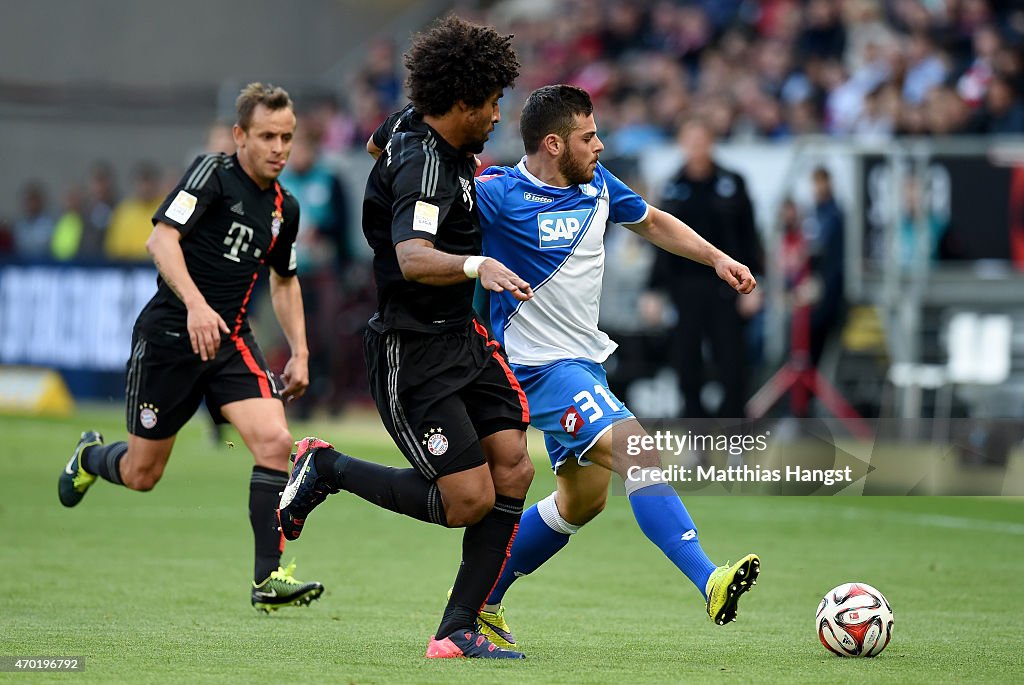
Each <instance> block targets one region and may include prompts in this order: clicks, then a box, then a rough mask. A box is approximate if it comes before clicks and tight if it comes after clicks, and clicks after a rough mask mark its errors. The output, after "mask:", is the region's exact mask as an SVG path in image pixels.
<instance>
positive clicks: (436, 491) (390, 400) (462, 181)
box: [279, 16, 533, 659]
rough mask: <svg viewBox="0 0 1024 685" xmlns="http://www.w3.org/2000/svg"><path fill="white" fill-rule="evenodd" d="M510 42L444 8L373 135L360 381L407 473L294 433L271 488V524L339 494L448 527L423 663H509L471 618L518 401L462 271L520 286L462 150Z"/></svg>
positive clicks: (507, 534)
mask: <svg viewBox="0 0 1024 685" xmlns="http://www.w3.org/2000/svg"><path fill="white" fill-rule="evenodd" d="M511 39H512V37H511V36H502V35H499V34H498V33H497V32H496V31H495V30H494V29H492V28H489V27H482V26H476V25H474V24H470V23H468V22H465V21H463V20H461V19H459V18H457V17H454V16H449V17H447V18H445V19H442V20H440V21H439V22H438V23H436V24H435V25H434V26H433V27H431V29H430V30H428V31H427V32H426V33H423V34H420V35H418V36H417V37H416V38H415V39H414V41H413V44H412V47H411V49H410V50H409V52H408V53H407V54H406V56H405V65H406V67H407V68H408V69H409V79H408V87H409V93H410V99H411V100H412V104H411V105H410V106H408V107H407V108H406V109H404V110H403V111H401V112H398V113H396V114H394V115H392V116H391V117H389V118H388V120H387V121H386V122H385V123H384V124H383V125H382V126H381V127H380V128H379V129H377V131H375V132H374V134H373V137H372V138H371V140H370V141H369V142H368V143H367V151H368V152H370V154H372V155H374V156H375V157H377V162H376V164H375V165H374V167H373V170H372V171H371V172H370V177H369V180H368V181H367V183H366V193H365V196H364V200H363V233H364V234H365V235H366V239H367V241H368V242H369V244H370V246H371V247H372V248H373V251H374V260H373V264H374V275H375V277H376V281H377V304H378V306H377V312H376V314H374V316H373V318H372V319H371V320H370V325H369V330H368V331H367V333H366V338H365V346H364V349H365V354H366V363H367V368H368V370H369V376H370V390H371V392H372V394H373V396H374V399H375V400H376V403H377V409H378V411H379V412H380V416H381V419H382V421H383V422H384V425H385V427H386V428H387V430H388V432H389V433H390V434H391V437H392V438H393V439H394V441H395V444H396V445H398V447H399V449H401V450H402V453H403V454H404V455H405V457H406V459H408V460H409V463H410V464H411V465H412V468H406V469H396V468H388V467H384V466H380V465H378V464H374V463H371V462H366V461H362V460H359V459H356V458H354V457H351V456H348V455H346V454H342V453H341V452H338V451H336V450H335V449H334V448H333V447H332V446H331V445H330V444H328V443H327V442H325V441H323V440H319V439H317V438H306V439H305V440H302V441H300V442H299V446H298V450H297V452H296V455H295V464H294V467H293V469H292V476H291V480H290V481H289V483H288V487H287V488H285V491H284V493H283V495H282V497H281V508H280V511H279V516H280V521H281V529H282V531H283V532H284V534H285V537H287V538H288V539H295V538H297V537H298V536H299V534H300V533H301V531H302V526H303V524H304V523H305V519H306V517H307V516H308V515H309V513H310V511H312V510H313V508H314V507H316V506H317V505H318V504H320V503H321V502H323V501H324V499H326V498H327V496H328V495H329V494H331V493H336V492H338V491H340V490H346V491H348V492H351V493H353V494H355V495H358V496H359V497H361V498H363V499H365V500H367V501H369V502H372V503H374V504H376V505H378V506H380V507H383V508H386V509H390V510H391V511H394V512H397V513H399V514H404V515H406V516H410V517H412V518H416V519H419V520H421V521H426V522H428V523H433V524H436V525H440V526H446V527H450V528H456V527H464V528H465V533H464V535H463V544H462V561H461V564H460V566H459V570H458V576H457V577H456V579H455V584H454V586H453V588H452V593H451V596H450V598H449V601H448V605H447V607H446V608H445V611H444V616H443V618H442V619H441V624H440V626H439V627H438V629H437V632H436V635H435V636H433V637H431V639H430V642H429V645H428V647H427V653H426V656H427V657H429V658H439V657H440V658H444V657H478V658H503V659H508V658H522V657H523V655H522V654H521V653H520V652H515V651H511V650H506V649H500V648H498V647H497V646H496V645H494V644H493V643H492V642H491V641H490V640H488V639H487V638H486V637H485V636H483V635H482V634H480V632H479V631H478V630H477V627H476V619H477V612H478V611H479V610H480V608H481V607H482V606H483V603H484V600H485V599H486V598H487V594H488V592H490V589H491V587H492V586H493V585H494V583H495V582H496V581H497V578H498V576H499V575H500V574H501V570H502V568H503V567H504V564H505V561H506V559H507V556H508V550H509V549H510V548H511V546H512V540H513V538H514V537H515V533H516V530H517V528H518V525H519V519H520V517H521V516H522V512H523V502H524V499H525V497H526V491H527V489H528V488H529V486H530V482H531V481H532V480H533V465H532V464H531V463H530V459H529V456H528V454H527V452H526V435H525V429H526V426H527V423H528V422H529V420H530V414H529V409H528V407H527V403H526V396H525V394H524V393H523V391H522V389H521V388H520V387H519V383H518V382H517V381H516V379H515V377H514V376H513V375H512V371H511V370H510V369H509V366H508V361H507V359H506V358H505V354H504V352H503V351H502V349H501V346H500V345H499V344H498V343H497V342H496V341H495V340H494V339H493V338H492V337H491V336H490V334H489V331H488V330H487V328H485V327H484V326H483V325H481V324H480V323H479V322H478V321H477V320H476V319H475V318H474V315H473V306H472V305H473V292H474V288H475V285H476V282H477V280H479V281H480V283H481V284H482V285H483V287H485V288H487V289H488V290H492V291H495V292H508V293H510V294H511V295H512V296H513V297H514V298H516V299H517V300H519V301H526V300H529V299H530V297H532V290H531V289H530V285H529V284H528V283H526V282H525V281H523V280H522V279H521V278H519V277H518V276H517V275H516V274H514V273H513V272H511V271H510V270H509V269H507V268H506V267H505V266H504V265H503V264H501V263H500V262H498V261H497V260H494V259H487V260H485V259H484V258H483V257H481V256H480V253H481V235H480V226H479V219H478V216H477V209H476V188H475V185H474V182H473V177H474V175H475V171H476V162H475V159H474V155H475V154H476V153H479V152H481V151H482V150H483V146H484V142H485V141H486V140H487V138H488V136H489V135H490V133H491V131H492V130H493V129H494V125H495V124H497V123H498V121H500V119H501V116H500V111H499V107H498V101H499V99H500V98H501V96H502V92H503V91H504V89H506V88H509V87H511V86H512V84H513V82H514V81H515V78H516V77H517V76H518V74H519V62H518V60H517V58H516V54H515V52H514V50H513V49H512V46H511Z"/></svg>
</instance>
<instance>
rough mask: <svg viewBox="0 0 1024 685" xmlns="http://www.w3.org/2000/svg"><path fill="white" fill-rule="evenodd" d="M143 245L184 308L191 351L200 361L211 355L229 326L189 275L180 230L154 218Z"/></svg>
mask: <svg viewBox="0 0 1024 685" xmlns="http://www.w3.org/2000/svg"><path fill="white" fill-rule="evenodd" d="M146 249H147V250H148V251H149V254H150V255H151V256H152V257H153V264H155V265H156V268H157V271H159V272H160V276H161V277H162V278H163V279H164V282H165V283H167V286H168V287H169V288H170V289H171V290H172V291H173V292H174V294H175V295H177V296H178V299H179V300H181V301H182V302H183V303H184V304H185V308H186V309H187V310H188V324H187V327H188V338H189V340H190V341H191V342H192V351H193V352H195V353H196V354H198V355H199V357H200V359H202V360H203V361H204V362H205V361H207V360H209V359H213V358H214V357H215V356H216V355H217V349H218V348H219V347H220V334H221V333H222V332H223V333H230V332H231V329H229V328H228V325H227V324H226V323H224V319H223V318H221V316H220V314H218V313H217V312H215V311H214V310H213V308H212V307H210V305H208V304H207V303H206V298H205V297H203V294H202V293H201V292H199V288H198V287H196V284H195V281H193V280H192V276H190V275H189V273H188V267H187V266H185V254H184V253H183V252H182V251H181V233H180V232H179V231H178V230H177V229H176V228H174V227H173V226H171V225H169V224H165V223H163V222H162V221H160V222H157V224H156V226H154V227H153V232H152V233H151V234H150V235H149V240H147V241H146Z"/></svg>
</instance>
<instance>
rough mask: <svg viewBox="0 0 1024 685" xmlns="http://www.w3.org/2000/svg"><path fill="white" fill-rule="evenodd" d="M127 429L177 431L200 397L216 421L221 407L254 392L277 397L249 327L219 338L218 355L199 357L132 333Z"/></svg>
mask: <svg viewBox="0 0 1024 685" xmlns="http://www.w3.org/2000/svg"><path fill="white" fill-rule="evenodd" d="M125 395H126V397H127V401H126V403H125V409H126V414H127V416H126V418H127V423H128V432H129V433H131V434H132V435H137V436H139V437H140V438H149V439H150V440H160V439H163V438H169V437H171V436H172V435H175V434H177V432H178V431H179V430H181V427H182V426H184V425H185V423H186V422H187V421H188V420H189V419H190V418H192V415H193V414H195V413H196V409H198V408H199V403H200V402H202V400H203V399H204V398H205V399H206V406H207V408H208V409H209V410H210V415H211V416H213V419H214V421H216V422H217V423H225V419H224V417H223V416H222V415H221V413H220V408H221V407H222V406H224V405H225V404H228V403H230V402H237V401H238V400H248V399H252V398H256V397H266V398H271V397H273V398H277V399H281V391H280V389H279V388H278V386H277V380H276V378H275V377H274V374H273V372H271V370H270V369H269V368H268V367H267V362H266V360H265V359H264V358H263V353H262V352H261V351H260V348H259V346H258V345H257V344H256V341H255V340H254V339H253V337H252V335H251V334H249V333H245V334H242V335H241V336H239V337H237V338H229V339H225V340H222V341H221V345H220V348H219V349H218V350H217V356H216V357H214V358H213V359H212V360H210V361H205V362H204V361H203V360H202V359H200V358H199V355H198V354H196V353H195V352H193V351H192V348H191V347H190V346H187V345H186V346H182V345H181V344H178V343H176V344H174V345H167V344H157V343H154V342H152V341H150V340H148V339H147V338H146V337H145V336H143V335H142V334H141V333H140V332H139V331H138V330H136V331H134V332H133V333H132V356H131V359H129V360H128V380H127V383H126V387H125Z"/></svg>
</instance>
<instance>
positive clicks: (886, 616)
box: [815, 583, 893, 656]
mask: <svg viewBox="0 0 1024 685" xmlns="http://www.w3.org/2000/svg"><path fill="white" fill-rule="evenodd" d="M815 620H816V623H817V628H818V639H819V640H821V644H823V645H825V649H827V650H828V651H830V652H832V653H833V654H838V655H839V656H878V655H879V654H881V653H882V650H883V649H885V646H886V645H887V644H889V640H890V639H891V638H892V623H893V618H892V607H890V606H889V602H888V601H887V600H886V599H885V596H884V595H882V593H881V592H879V591H878V590H876V589H875V588H873V587H871V586H870V585H868V584H867V583H845V584H844V585H840V586H839V587H835V588H832V589H831V590H829V591H828V593H827V594H826V595H825V597H824V598H822V600H821V604H820V605H818V614H817V616H816V619H815Z"/></svg>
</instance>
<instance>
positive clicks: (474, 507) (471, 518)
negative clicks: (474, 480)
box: [444, 491, 494, 528]
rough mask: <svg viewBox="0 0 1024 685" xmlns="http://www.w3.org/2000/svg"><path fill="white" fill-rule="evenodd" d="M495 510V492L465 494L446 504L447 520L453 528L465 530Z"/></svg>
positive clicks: (446, 501) (448, 500) (458, 495)
mask: <svg viewBox="0 0 1024 685" xmlns="http://www.w3.org/2000/svg"><path fill="white" fill-rule="evenodd" d="M493 508H494V492H493V491H490V492H488V491H484V492H463V493H459V494H457V495H455V496H454V497H451V498H446V499H445V503H444V513H445V518H446V519H447V520H448V526H449V527H451V528H464V527H466V526H471V525H473V524H474V523H479V522H480V520H481V519H482V518H483V517H484V516H487V514H488V513H489V512H490V511H491V509H493Z"/></svg>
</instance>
